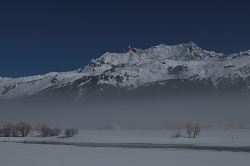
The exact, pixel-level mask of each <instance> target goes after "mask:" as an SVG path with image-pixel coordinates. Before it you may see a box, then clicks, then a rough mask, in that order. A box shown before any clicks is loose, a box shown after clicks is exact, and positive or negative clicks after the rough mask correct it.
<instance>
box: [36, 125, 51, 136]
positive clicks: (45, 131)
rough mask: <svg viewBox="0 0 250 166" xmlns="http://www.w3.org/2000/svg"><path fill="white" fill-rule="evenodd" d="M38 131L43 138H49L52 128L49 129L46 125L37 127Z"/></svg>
mask: <svg viewBox="0 0 250 166" xmlns="http://www.w3.org/2000/svg"><path fill="white" fill-rule="evenodd" d="M36 130H37V131H38V132H39V133H40V134H41V136H43V137H49V136H50V135H51V128H50V127H48V126H47V125H46V124H44V125H42V126H37V127H36Z"/></svg>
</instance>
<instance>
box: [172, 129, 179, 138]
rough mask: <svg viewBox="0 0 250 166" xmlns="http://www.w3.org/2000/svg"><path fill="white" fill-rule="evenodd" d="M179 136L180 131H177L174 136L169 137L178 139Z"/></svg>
mask: <svg viewBox="0 0 250 166" xmlns="http://www.w3.org/2000/svg"><path fill="white" fill-rule="evenodd" d="M180 136H181V131H180V130H179V131H177V132H176V133H175V134H173V135H172V136H171V138H179V137H180Z"/></svg>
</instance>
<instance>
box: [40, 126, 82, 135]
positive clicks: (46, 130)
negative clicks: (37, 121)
mask: <svg viewBox="0 0 250 166" xmlns="http://www.w3.org/2000/svg"><path fill="white" fill-rule="evenodd" d="M36 131H38V132H39V133H40V134H41V136H43V137H52V136H58V135H60V134H63V135H64V136H65V137H74V136H75V135H77V134H78V130H77V129H76V128H73V127H71V128H66V129H65V130H64V132H62V130H61V129H59V128H57V127H55V128H50V127H48V126H47V125H42V126H37V127H36Z"/></svg>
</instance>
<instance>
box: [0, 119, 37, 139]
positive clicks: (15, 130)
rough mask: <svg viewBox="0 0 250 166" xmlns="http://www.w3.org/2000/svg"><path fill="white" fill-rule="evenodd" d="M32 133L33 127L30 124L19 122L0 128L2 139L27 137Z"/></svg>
mask: <svg viewBox="0 0 250 166" xmlns="http://www.w3.org/2000/svg"><path fill="white" fill-rule="evenodd" d="M33 131H34V127H33V125H32V124H30V123H25V122H19V123H18V124H11V123H8V124H5V125H3V127H2V128H0V136H2V137H19V136H21V137H27V136H28V134H30V133H31V132H33Z"/></svg>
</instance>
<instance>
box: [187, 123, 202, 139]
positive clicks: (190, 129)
mask: <svg viewBox="0 0 250 166" xmlns="http://www.w3.org/2000/svg"><path fill="white" fill-rule="evenodd" d="M186 130H187V134H188V135H189V137H190V138H192V137H193V138H196V137H197V136H198V135H199V133H200V132H201V129H200V125H199V124H197V123H186Z"/></svg>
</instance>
